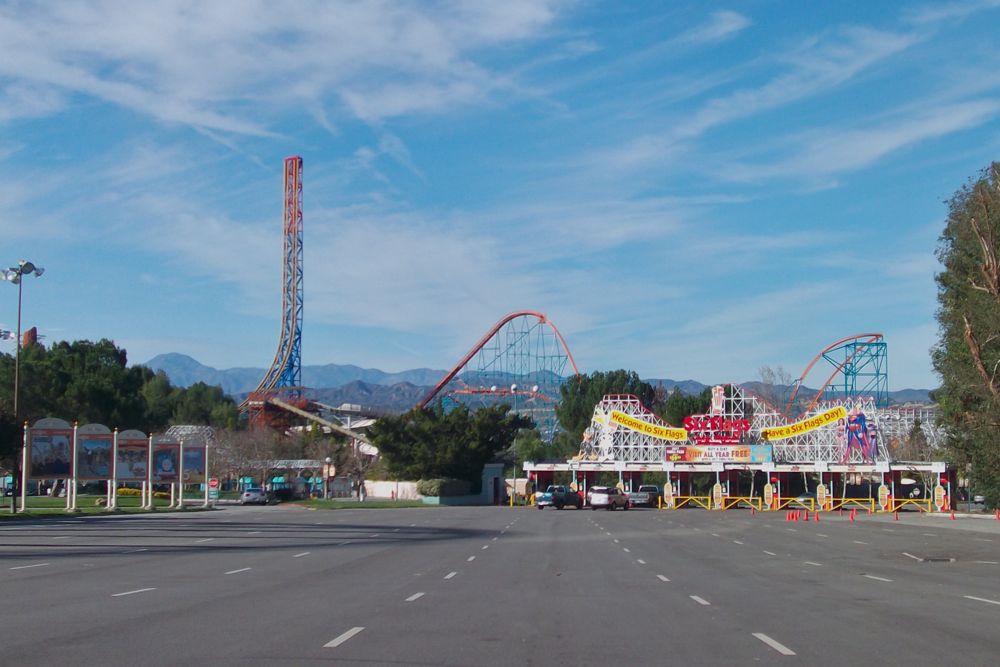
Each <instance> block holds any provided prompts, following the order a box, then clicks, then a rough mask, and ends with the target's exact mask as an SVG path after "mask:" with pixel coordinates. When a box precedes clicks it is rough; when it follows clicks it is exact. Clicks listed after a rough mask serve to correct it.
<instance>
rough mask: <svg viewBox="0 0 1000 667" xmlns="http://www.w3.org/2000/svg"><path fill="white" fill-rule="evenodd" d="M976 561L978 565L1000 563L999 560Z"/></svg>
mask: <svg viewBox="0 0 1000 667" xmlns="http://www.w3.org/2000/svg"><path fill="white" fill-rule="evenodd" d="M976 563H978V564H979V565H1000V561H995V560H977V561H976Z"/></svg>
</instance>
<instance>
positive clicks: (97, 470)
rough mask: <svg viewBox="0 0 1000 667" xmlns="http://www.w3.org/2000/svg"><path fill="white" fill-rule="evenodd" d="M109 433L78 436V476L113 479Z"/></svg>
mask: <svg viewBox="0 0 1000 667" xmlns="http://www.w3.org/2000/svg"><path fill="white" fill-rule="evenodd" d="M113 438H114V436H113V435H111V434H110V433H109V434H106V435H105V434H98V435H81V434H79V433H78V434H77V437H76V478H77V479H82V480H88V479H89V480H93V479H111V449H112V447H111V445H112V440H113Z"/></svg>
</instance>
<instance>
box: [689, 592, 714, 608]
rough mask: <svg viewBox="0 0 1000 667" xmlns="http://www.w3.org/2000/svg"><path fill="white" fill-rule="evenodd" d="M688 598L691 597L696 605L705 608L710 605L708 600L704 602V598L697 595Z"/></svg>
mask: <svg viewBox="0 0 1000 667" xmlns="http://www.w3.org/2000/svg"><path fill="white" fill-rule="evenodd" d="M690 597H691V599H692V600H694V601H695V602H697V603H698V604H701V605H705V606H706V607H708V606H710V605H711V603H710V602H709V601H708V600H706V599H705V598H700V597H698V596H697V595H692V596H690Z"/></svg>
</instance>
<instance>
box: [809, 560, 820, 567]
mask: <svg viewBox="0 0 1000 667" xmlns="http://www.w3.org/2000/svg"><path fill="white" fill-rule="evenodd" d="M806 565H812V566H813V567H823V564H822V563H815V562H813V561H811V560H807V561H806Z"/></svg>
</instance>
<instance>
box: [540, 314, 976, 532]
mask: <svg viewBox="0 0 1000 667" xmlns="http://www.w3.org/2000/svg"><path fill="white" fill-rule="evenodd" d="M821 362H826V365H825V366H824V364H823V363H821ZM822 368H826V369H827V370H830V372H829V374H828V375H827V376H826V378H825V380H824V381H823V382H822V384H821V387H822V388H821V389H819V390H818V391H817V392H816V393H815V395H813V396H812V397H810V398H804V397H800V396H799V393H800V389H802V388H803V387H804V386H806V384H805V383H806V380H807V377H808V376H809V375H810V373H811V372H813V371H818V370H820V369H822ZM797 406H801V407H800V408H799V410H797V411H796V412H794V413H793V409H794V408H796V407H797ZM793 414H794V416H793ZM917 428H919V429H920V431H921V432H922V433H923V435H924V437H925V438H926V439H927V442H928V444H929V445H930V451H940V447H941V445H942V443H943V436H944V434H943V432H942V431H941V429H940V428H938V426H937V423H936V409H935V407H934V406H927V405H921V406H907V407H897V406H890V405H889V399H888V377H887V345H886V342H885V340H884V338H883V336H882V335H881V334H877V333H874V334H859V335H855V336H850V337H848V338H844V339H842V340H839V341H837V342H835V343H833V344H831V345H829V346H828V347H826V348H824V349H823V350H822V351H820V353H819V354H817V355H816V356H815V357H814V358H813V360H812V361H811V362H810V363H809V364H808V365H807V367H806V369H805V371H804V372H803V373H802V375H801V376H800V377H799V379H798V380H796V382H795V383H794V384H793V386H792V391H791V392H790V395H789V397H788V400H787V401H786V402H785V403H784V406H783V407H782V408H778V407H776V406H774V405H772V404H771V403H769V402H768V401H767V400H765V399H764V398H763V397H761V396H757V395H755V394H753V393H752V392H751V391H749V390H747V389H745V388H743V387H741V386H740V385H737V384H725V385H718V386H715V387H713V388H712V400H711V405H710V408H709V411H708V414H704V415H691V416H689V417H686V418H685V420H684V424H683V425H680V426H674V425H671V424H667V423H665V422H664V421H663V420H662V419H660V418H659V417H658V416H657V415H655V414H654V413H653V412H652V411H651V410H650V409H649V408H648V407H647V406H645V405H643V404H642V403H641V402H640V401H639V399H638V398H636V397H635V396H632V395H624V394H622V395H609V396H605V397H604V398H603V400H601V401H600V403H598V404H597V405H596V406H595V407H594V412H593V416H592V418H591V423H590V426H589V428H588V429H587V430H586V431H585V433H584V438H583V443H582V445H581V449H580V452H579V453H578V454H577V455H576V456H574V457H572V458H571V459H570V460H568V461H565V462H561V461H560V462H527V463H525V465H524V468H525V470H526V471H527V472H528V473H529V475H530V476H531V477H532V478H534V479H535V481H536V483H537V485H538V486H539V487H545V486H546V485H548V484H551V483H553V481H554V476H555V474H556V473H563V474H564V475H565V474H568V475H569V476H570V479H571V480H572V482H571V483H572V485H574V486H575V487H576V488H577V489H580V490H582V491H584V492H586V489H587V488H588V487H589V486H592V485H593V484H594V483H595V481H596V480H597V478H598V475H603V477H604V478H605V479H606V477H607V474H608V473H612V474H616V475H617V477H618V481H619V483H620V484H621V485H622V486H623V487H624V488H626V489H628V490H631V489H632V488H633V486H634V485H638V484H640V483H641V482H642V478H643V475H644V474H649V473H652V472H656V473H666V474H667V475H668V479H669V483H668V484H666V485H665V486H664V491H663V497H662V499H661V502H662V503H663V504H664V505H665V506H667V507H670V508H679V507H685V506H701V507H704V508H705V509H729V508H733V507H752V508H755V509H758V510H779V509H783V508H788V507H797V508H799V509H802V508H804V509H807V510H828V511H829V510H833V509H839V508H842V507H844V506H848V507H852V506H853V507H861V508H863V509H868V510H869V511H878V510H881V511H891V512H895V511H898V510H900V509H915V510H920V511H927V512H930V511H935V510H937V511H947V510H948V509H949V508H950V505H951V498H952V497H953V493H954V492H955V491H957V483H956V482H957V480H956V475H955V472H954V471H953V470H949V469H948V467H947V465H946V464H945V463H944V462H943V461H900V460H896V458H895V457H894V455H893V452H895V451H899V449H900V446H901V444H902V443H903V442H904V441H905V440H906V439H908V438H909V437H911V435H912V434H913V433H914V432H915V429H917ZM904 476H905V477H904ZM809 477H812V478H813V479H814V480H815V481H814V484H815V486H813V487H812V488H806V487H804V486H803V485H804V484H808V482H805V480H806V479H807V478H809ZM911 477H920V478H923V479H925V480H932V482H930V483H929V484H926V486H924V487H921V486H918V485H916V484H913V482H915V480H913V479H911ZM928 487H930V488H928ZM706 488H709V489H710V492H708V493H704V492H703V491H702V490H703V489H706ZM859 488H863V489H866V490H867V491H868V494H867V497H861V498H858V497H856V495H857V494H856V493H849V490H853V491H856V490H857V489H859ZM925 488H926V489H927V490H923V489H925ZM914 489H918V490H919V491H916V492H915V491H914ZM803 491H807V492H808V493H807V494H804V493H801V492H803Z"/></svg>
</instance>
